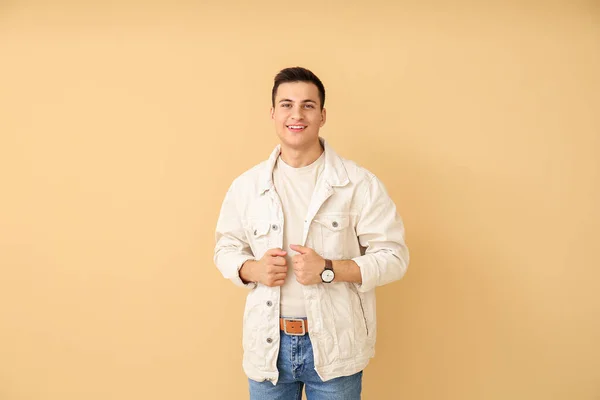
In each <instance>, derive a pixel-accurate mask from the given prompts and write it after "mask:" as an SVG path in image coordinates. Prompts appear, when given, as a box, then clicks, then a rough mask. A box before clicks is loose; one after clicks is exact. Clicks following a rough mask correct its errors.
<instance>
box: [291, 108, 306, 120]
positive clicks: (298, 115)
mask: <svg viewBox="0 0 600 400" xmlns="http://www.w3.org/2000/svg"><path fill="white" fill-rule="evenodd" d="M292 118H294V119H302V118H303V115H302V109H301V108H300V107H294V108H293V109H292Z"/></svg>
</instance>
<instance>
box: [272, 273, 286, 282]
mask: <svg viewBox="0 0 600 400" xmlns="http://www.w3.org/2000/svg"><path fill="white" fill-rule="evenodd" d="M286 276H287V272H279V273H277V274H274V275H273V279H275V280H276V281H278V280H280V279H281V280H285V278H286Z"/></svg>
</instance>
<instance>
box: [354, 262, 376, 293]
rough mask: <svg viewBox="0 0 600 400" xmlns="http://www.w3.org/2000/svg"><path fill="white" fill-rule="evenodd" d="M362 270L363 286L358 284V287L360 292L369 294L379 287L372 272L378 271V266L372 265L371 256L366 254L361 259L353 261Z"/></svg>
mask: <svg viewBox="0 0 600 400" xmlns="http://www.w3.org/2000/svg"><path fill="white" fill-rule="evenodd" d="M352 261H354V262H355V263H356V264H357V265H358V267H359V268H360V277H361V279H362V283H361V284H357V285H356V287H357V288H358V290H359V291H360V292H368V291H369V290H373V289H375V287H376V286H377V278H376V276H375V275H374V274H373V273H372V272H371V271H377V265H372V264H373V262H376V261H375V260H373V257H372V256H371V255H370V254H365V255H363V256H360V257H355V258H353V259H352Z"/></svg>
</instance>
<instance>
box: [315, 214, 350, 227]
mask: <svg viewBox="0 0 600 400" xmlns="http://www.w3.org/2000/svg"><path fill="white" fill-rule="evenodd" d="M314 221H315V222H316V223H318V224H321V225H323V226H324V227H325V228H327V229H329V230H331V231H341V230H343V229H346V228H347V227H348V225H350V218H349V217H347V216H342V215H318V216H315V220H314Z"/></svg>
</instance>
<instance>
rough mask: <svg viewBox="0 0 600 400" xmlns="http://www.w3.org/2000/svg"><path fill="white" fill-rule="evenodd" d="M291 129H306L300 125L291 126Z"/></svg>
mask: <svg viewBox="0 0 600 400" xmlns="http://www.w3.org/2000/svg"><path fill="white" fill-rule="evenodd" d="M290 128H292V129H302V128H304V127H303V126H299V125H290Z"/></svg>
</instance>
